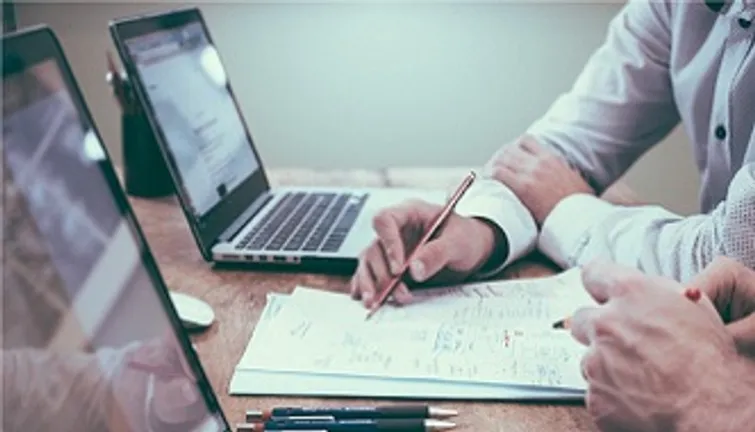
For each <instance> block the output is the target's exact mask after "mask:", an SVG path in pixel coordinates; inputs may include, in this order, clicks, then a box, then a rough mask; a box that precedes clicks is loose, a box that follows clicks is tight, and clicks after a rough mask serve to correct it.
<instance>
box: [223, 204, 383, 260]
mask: <svg viewBox="0 0 755 432" xmlns="http://www.w3.org/2000/svg"><path fill="white" fill-rule="evenodd" d="M367 197H368V195H363V196H359V197H357V196H355V195H351V194H348V193H341V194H338V193H306V192H290V193H286V194H285V195H284V196H283V197H282V198H281V199H280V200H278V202H277V203H276V204H275V207H273V209H272V210H270V211H269V212H267V214H266V215H265V216H264V217H263V218H262V219H261V220H260V221H259V222H257V224H256V225H255V226H254V227H253V228H252V229H251V230H250V231H249V232H248V233H247V234H246V235H245V236H244V238H243V239H241V241H240V242H239V243H238V244H237V245H236V249H237V250H241V249H248V250H265V251H281V250H282V251H286V252H295V251H306V252H317V251H319V252H337V251H338V249H339V248H340V247H341V245H342V244H343V241H344V240H345V239H346V235H347V234H348V233H349V230H350V229H351V227H352V226H354V222H355V221H356V219H357V216H358V215H359V212H360V211H361V210H362V207H364V203H365V201H367Z"/></svg>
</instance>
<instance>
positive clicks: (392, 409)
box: [246, 404, 458, 423]
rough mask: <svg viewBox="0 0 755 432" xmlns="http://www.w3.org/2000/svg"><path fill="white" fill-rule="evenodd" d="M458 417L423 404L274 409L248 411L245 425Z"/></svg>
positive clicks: (444, 410)
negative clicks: (300, 420) (280, 420)
mask: <svg viewBox="0 0 755 432" xmlns="http://www.w3.org/2000/svg"><path fill="white" fill-rule="evenodd" d="M456 415H458V412H457V411H456V410H452V409H446V408H438V407H433V406H429V405H424V404H414V405H382V406H374V407H370V406H357V407H338V408H329V407H276V408H273V409H271V410H248V411H247V412H246V421H247V423H253V422H255V421H265V420H270V419H276V418H301V417H306V418H311V417H318V418H319V417H324V418H332V419H334V420H339V419H364V418H367V419H400V418H417V419H422V418H441V419H444V418H449V417H454V416H456Z"/></svg>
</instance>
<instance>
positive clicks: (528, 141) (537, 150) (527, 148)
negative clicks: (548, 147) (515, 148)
mask: <svg viewBox="0 0 755 432" xmlns="http://www.w3.org/2000/svg"><path fill="white" fill-rule="evenodd" d="M519 147H520V148H521V149H522V150H523V151H524V152H526V153H529V154H531V155H535V156H540V155H543V154H544V153H545V149H543V148H542V147H541V146H540V144H538V142H537V141H535V139H534V138H523V139H522V140H520V141H519Z"/></svg>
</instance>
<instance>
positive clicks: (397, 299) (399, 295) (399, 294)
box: [392, 282, 414, 306]
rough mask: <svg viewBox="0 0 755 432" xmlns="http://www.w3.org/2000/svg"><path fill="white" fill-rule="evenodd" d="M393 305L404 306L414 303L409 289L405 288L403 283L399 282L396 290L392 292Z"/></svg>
mask: <svg viewBox="0 0 755 432" xmlns="http://www.w3.org/2000/svg"><path fill="white" fill-rule="evenodd" d="M392 297H393V303H394V304H397V305H400V306H405V305H408V304H409V303H411V302H413V301H414V296H413V295H412V293H411V291H409V288H408V287H407V286H406V284H405V283H403V282H399V284H398V286H396V289H395V290H394V291H393V296H392Z"/></svg>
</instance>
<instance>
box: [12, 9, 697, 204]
mask: <svg viewBox="0 0 755 432" xmlns="http://www.w3.org/2000/svg"><path fill="white" fill-rule="evenodd" d="M623 4H624V2H623V1H619V0H607V1H604V2H595V1H584V0H575V1H563V0H552V1H524V0H520V1H503V0H501V1H487V2H483V1H474V0H447V1H442V0H434V1H433V0H426V1H411V2H410V1H398V0H397V1H386V2H367V1H364V0H340V1H338V0H332V1H316V2H315V1H306V0H276V1H256V0H239V1H237V2H212V3H209V2H206V3H192V4H187V3H181V2H178V1H169V0H165V1H162V2H158V3H154V2H153V3H147V2H130V3H119V2H111V1H97V2H92V1H87V2H73V3H66V2H60V1H45V2H31V1H16V2H15V4H14V8H12V9H10V8H8V7H4V8H3V9H4V10H3V14H4V20H7V19H8V17H9V14H13V15H14V18H15V21H16V25H17V26H19V27H23V26H28V25H34V24H39V23H46V24H48V25H50V26H51V27H52V28H53V30H54V31H55V32H56V33H57V35H58V36H59V38H60V39H61V41H62V44H63V47H64V49H65V51H66V54H67V55H68V57H69V59H70V61H71V63H72V67H73V70H74V73H75V74H76V77H77V78H78V81H79V84H80V85H81V87H82V88H83V91H84V95H85V97H86V99H87V101H88V103H89V106H90V108H91V109H92V112H93V115H94V118H95V121H96V122H97V124H98V126H99V128H100V132H101V133H102V135H103V139H104V140H105V142H106V144H107V146H108V148H109V149H110V151H111V155H112V156H113V157H114V159H115V162H116V163H120V159H121V150H120V120H119V111H118V107H117V105H116V103H115V101H114V100H113V98H112V96H111V93H110V89H109V87H108V86H107V84H106V83H105V64H106V63H105V53H106V51H107V50H113V47H112V41H111V38H110V35H109V33H108V29H107V28H108V27H107V25H108V21H109V20H111V19H113V18H116V17H123V16H128V15H134V14H141V13H146V12H155V11H161V10H167V9H171V8H178V7H184V6H190V5H191V6H193V5H196V6H200V7H201V9H202V11H203V13H204V15H205V18H206V19H207V22H208V25H209V28H210V31H211V33H212V35H213V37H214V39H215V42H216V44H217V46H218V49H219V51H220V55H221V57H222V59H223V61H224V63H225V66H226V68H227V73H228V76H229V78H230V80H231V83H232V86H233V88H234V90H235V92H236V96H237V98H238V100H239V103H240V105H241V107H242V109H243V111H244V115H245V117H246V121H247V123H248V125H249V127H250V129H251V132H252V135H253V138H254V140H255V142H256V144H257V147H258V149H259V151H260V153H261V157H262V159H263V161H264V163H265V164H266V166H267V167H269V168H278V167H281V168H282V167H307V168H319V169H348V168H368V169H369V168H385V167H397V166H401V167H427V166H449V167H451V166H474V167H477V166H480V165H482V164H483V163H484V162H485V161H486V160H487V159H488V158H489V157H490V155H491V154H492V153H493V152H494V151H495V150H496V149H497V148H498V147H499V146H500V145H502V144H504V143H506V142H509V141H510V140H512V139H513V138H515V137H516V136H518V135H519V134H520V133H521V132H522V131H523V130H524V129H525V128H526V127H527V126H528V125H529V124H530V123H531V122H533V121H534V120H535V119H537V117H538V116H540V115H541V114H543V113H544V112H545V110H546V109H547V108H548V106H549V105H550V104H551V103H552V102H553V101H554V99H555V98H556V96H557V95H558V94H560V93H562V92H565V91H567V90H568V89H569V87H570V86H571V84H572V82H573V81H574V79H575V78H576V76H577V75H578V73H579V72H580V71H581V69H582V67H583V65H584V63H585V62H586V61H587V59H588V57H589V56H590V54H591V53H592V52H593V51H594V50H595V49H596V48H597V47H598V46H599V45H600V44H601V42H602V41H603V39H604V37H605V34H606V30H607V27H608V24H609V22H610V20H611V19H612V18H613V17H614V16H615V15H616V13H617V12H618V11H619V10H620V8H621V7H622V6H623ZM624 180H625V181H626V183H628V184H629V186H631V187H632V188H633V189H634V190H635V191H636V192H637V193H638V194H639V195H640V196H641V197H642V198H643V199H644V200H646V201H648V202H652V203H660V204H663V205H665V206H667V207H668V208H670V209H671V210H673V211H676V212H679V213H682V214H689V213H694V212H696V211H697V188H698V181H699V177H698V175H697V173H696V170H695V168H694V165H693V159H692V155H691V150H690V144H689V142H688V140H687V138H686V136H685V134H684V133H683V131H682V130H681V129H680V128H679V129H677V130H676V131H675V132H674V133H672V134H671V135H670V136H669V137H668V138H667V139H666V140H665V141H664V142H663V143H661V144H660V145H659V146H658V147H656V148H655V149H653V150H652V151H650V152H649V153H648V154H647V155H645V157H644V158H643V159H642V160H641V161H640V162H639V163H638V164H636V165H635V166H634V167H633V168H632V169H631V170H630V171H629V173H628V174H627V175H626V177H625V179H624Z"/></svg>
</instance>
